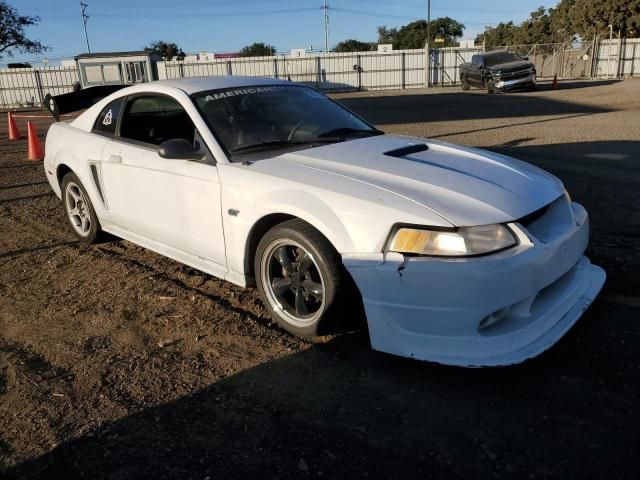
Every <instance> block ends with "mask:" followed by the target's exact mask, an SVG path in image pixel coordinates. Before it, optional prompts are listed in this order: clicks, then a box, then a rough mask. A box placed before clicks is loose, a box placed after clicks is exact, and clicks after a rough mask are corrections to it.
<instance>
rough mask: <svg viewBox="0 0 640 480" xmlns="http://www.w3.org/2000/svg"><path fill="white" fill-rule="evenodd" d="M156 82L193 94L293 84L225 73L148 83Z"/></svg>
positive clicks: (272, 79) (273, 79)
mask: <svg viewBox="0 0 640 480" xmlns="http://www.w3.org/2000/svg"><path fill="white" fill-rule="evenodd" d="M154 84H155V85H165V86H167V87H173V88H179V89H180V90H182V91H184V92H185V93H187V94H189V95H191V94H193V93H197V92H204V91H207V90H216V89H219V88H234V87H254V86H257V85H291V82H289V81H286V80H278V79H277V78H269V77H243V76H232V75H225V76H218V77H189V78H173V79H169V80H157V81H155V82H149V83H147V85H154Z"/></svg>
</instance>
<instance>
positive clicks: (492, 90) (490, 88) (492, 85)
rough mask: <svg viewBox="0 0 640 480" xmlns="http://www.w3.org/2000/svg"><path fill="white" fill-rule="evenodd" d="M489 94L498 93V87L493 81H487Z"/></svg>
mask: <svg viewBox="0 0 640 480" xmlns="http://www.w3.org/2000/svg"><path fill="white" fill-rule="evenodd" d="M487 93H488V94H492V93H496V85H495V83H494V81H493V80H487Z"/></svg>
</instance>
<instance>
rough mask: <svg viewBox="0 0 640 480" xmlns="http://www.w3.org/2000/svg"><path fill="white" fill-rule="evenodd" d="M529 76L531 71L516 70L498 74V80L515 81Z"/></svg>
mask: <svg viewBox="0 0 640 480" xmlns="http://www.w3.org/2000/svg"><path fill="white" fill-rule="evenodd" d="M530 74H531V69H529V68H527V69H526V70H518V71H517V72H500V73H499V75H498V78H500V80H515V79H518V78H525V77H528V76H529V75H530Z"/></svg>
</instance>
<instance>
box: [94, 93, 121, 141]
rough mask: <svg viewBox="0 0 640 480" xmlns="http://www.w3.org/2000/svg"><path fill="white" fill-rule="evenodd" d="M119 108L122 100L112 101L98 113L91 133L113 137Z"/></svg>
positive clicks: (118, 116)
mask: <svg viewBox="0 0 640 480" xmlns="http://www.w3.org/2000/svg"><path fill="white" fill-rule="evenodd" d="M121 108H122V98H119V99H117V100H114V101H113V102H111V103H110V104H108V105H107V106H106V107H104V108H103V109H102V111H101V112H100V115H98V118H96V123H95V124H94V125H93V131H94V132H95V133H101V134H103V135H115V134H116V126H117V125H118V119H119V118H120V110H121Z"/></svg>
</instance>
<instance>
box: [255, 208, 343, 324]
mask: <svg viewBox="0 0 640 480" xmlns="http://www.w3.org/2000/svg"><path fill="white" fill-rule="evenodd" d="M254 271H255V273H256V284H257V287H258V292H259V294H260V297H261V298H262V301H263V302H264V304H265V306H266V307H267V310H268V311H269V313H270V314H271V316H272V317H273V318H274V320H276V322H278V324H279V325H280V326H281V327H283V328H284V329H285V330H287V331H288V332H290V333H293V334H294V335H298V336H301V337H313V336H317V335H318V334H319V330H320V324H321V323H322V321H323V320H324V317H325V316H326V315H327V314H328V312H329V311H330V310H332V307H334V306H335V303H336V299H337V296H338V292H339V290H340V284H341V282H342V274H341V265H340V259H339V255H338V253H337V252H336V251H335V249H334V248H333V246H332V245H331V244H330V243H329V241H328V240H327V239H326V238H325V237H324V236H323V235H322V234H321V233H320V232H318V231H317V230H316V229H315V228H313V227H312V226H311V225H309V224H308V223H306V222H303V221H301V220H290V221H287V222H284V223H281V224H280V225H277V226H275V227H273V228H272V229H271V230H269V231H268V232H267V233H266V234H265V235H264V237H262V239H261V240H260V243H259V244H258V249H257V252H256V256H255V263H254Z"/></svg>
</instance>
